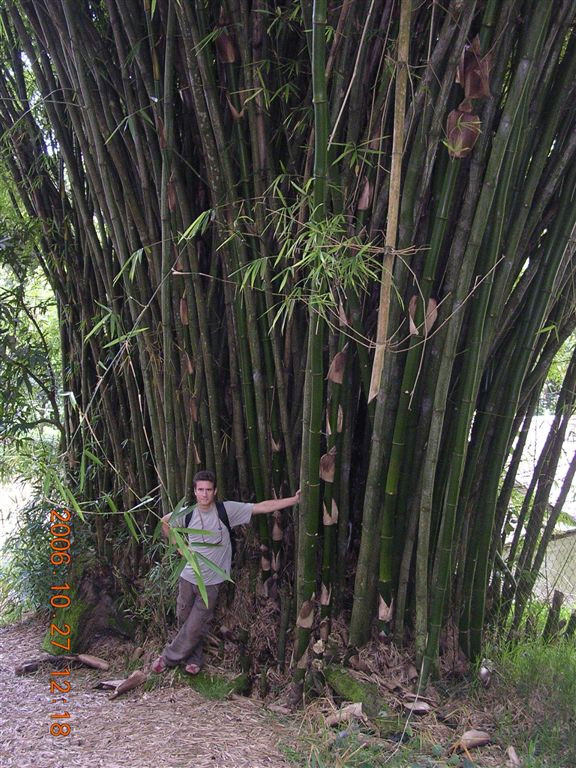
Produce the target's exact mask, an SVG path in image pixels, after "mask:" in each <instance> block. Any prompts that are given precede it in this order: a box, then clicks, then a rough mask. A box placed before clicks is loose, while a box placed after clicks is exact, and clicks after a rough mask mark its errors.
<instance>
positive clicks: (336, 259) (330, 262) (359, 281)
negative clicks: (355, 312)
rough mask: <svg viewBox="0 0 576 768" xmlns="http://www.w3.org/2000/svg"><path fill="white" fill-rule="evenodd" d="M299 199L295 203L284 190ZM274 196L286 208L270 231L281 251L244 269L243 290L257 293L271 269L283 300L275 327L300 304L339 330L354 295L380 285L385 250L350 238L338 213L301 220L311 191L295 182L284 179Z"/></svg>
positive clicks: (277, 182)
mask: <svg viewBox="0 0 576 768" xmlns="http://www.w3.org/2000/svg"><path fill="white" fill-rule="evenodd" d="M287 183H288V187H289V189H290V192H291V193H293V194H294V193H295V194H296V195H297V196H298V199H297V201H296V202H295V203H292V204H291V203H290V202H289V199H288V197H287V196H286V194H285V191H284V189H283V188H284V187H285V186H286V184H287ZM273 192H274V195H275V197H277V198H278V199H279V200H280V201H281V203H282V206H281V207H279V208H278V209H277V210H276V211H274V213H273V214H271V216H270V220H269V227H270V229H271V230H272V234H273V237H274V240H275V242H277V243H278V250H277V254H276V255H275V256H270V257H261V258H255V259H253V260H252V261H250V263H249V264H247V265H246V266H244V267H243V268H242V270H241V275H242V287H243V288H246V287H250V288H257V287H259V286H260V285H262V284H263V283H264V281H265V277H266V274H267V273H268V271H269V270H270V273H271V274H272V271H273V273H274V278H273V281H272V283H273V287H274V289H275V291H276V295H277V296H278V299H279V300H278V303H277V305H276V308H275V316H274V320H273V322H272V325H274V324H275V323H280V324H281V325H285V323H286V322H287V320H288V319H289V318H290V317H291V315H292V313H293V311H294V307H295V306H296V305H297V304H299V303H304V304H306V305H307V306H310V307H312V308H313V309H314V311H315V312H316V313H317V314H318V315H319V316H320V317H322V318H323V319H324V320H326V321H327V322H328V323H330V324H331V325H333V326H336V325H338V314H339V311H340V309H341V308H342V307H344V306H345V305H346V302H347V298H348V296H350V295H351V294H352V293H353V294H354V295H360V294H361V293H363V292H365V291H366V290H367V288H368V286H369V285H370V283H371V281H373V280H377V279H378V276H379V270H380V262H379V257H381V254H382V248H378V247H376V246H374V245H373V244H370V243H366V242H365V241H364V240H363V239H362V238H361V237H359V236H356V235H350V234H349V231H348V224H347V221H346V217H345V216H344V215H341V214H334V215H332V216H330V217H329V218H327V219H322V220H316V219H315V217H314V216H311V217H309V218H308V219H307V220H306V221H304V222H301V221H299V218H298V217H299V214H300V212H301V210H302V209H303V208H311V207H312V197H311V194H310V189H309V186H307V187H305V188H300V187H298V186H297V185H296V184H295V182H294V181H291V180H288V182H287V179H286V177H285V176H279V177H278V178H277V179H276V180H275V181H274V184H273Z"/></svg>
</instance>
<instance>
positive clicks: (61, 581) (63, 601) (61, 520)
mask: <svg viewBox="0 0 576 768" xmlns="http://www.w3.org/2000/svg"><path fill="white" fill-rule="evenodd" d="M71 534H72V514H71V512H70V510H69V509H52V510H50V536H51V538H50V549H51V554H50V562H51V563H52V565H53V566H54V571H53V573H54V583H53V585H52V587H51V588H50V589H51V590H52V591H53V592H54V594H53V595H52V597H51V598H50V605H51V607H52V608H53V609H54V610H56V609H58V608H68V607H69V606H70V603H71V597H70V594H69V593H70V584H68V582H67V581H66V580H65V577H66V571H67V570H68V566H69V565H70V562H71V560H72V557H71V554H70V542H71ZM58 574H60V576H59V575H58ZM61 623H62V626H59V624H58V623H56V622H55V621H54V620H53V621H52V622H51V623H50V643H51V644H52V645H53V646H54V648H55V649H56V648H60V649H63V650H64V651H68V652H69V651H70V631H71V630H70V626H69V624H66V623H64V622H61ZM71 689H72V685H71V683H70V669H69V668H64V669H55V670H53V671H52V672H51V674H50V694H51V695H52V696H53V698H52V704H57V703H60V704H68V694H69V693H70V691H71ZM62 709H63V710H64V709H65V708H64V707H62ZM69 718H70V712H68V711H62V712H54V713H53V714H51V715H50V719H51V721H52V722H51V724H50V733H51V735H52V736H68V735H69V734H70V731H71V727H70V723H69V722H67V721H68V720H69Z"/></svg>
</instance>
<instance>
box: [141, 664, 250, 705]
mask: <svg viewBox="0 0 576 768" xmlns="http://www.w3.org/2000/svg"><path fill="white" fill-rule="evenodd" d="M183 685H188V686H190V688H193V689H194V690H195V691H196V692H197V693H199V694H200V696H202V697H203V698H205V699H209V700H210V701H224V700H225V699H227V698H229V697H230V696H231V695H232V694H233V693H242V692H243V691H244V689H245V686H246V676H245V675H238V676H237V677H234V678H232V679H229V678H226V677H223V676H221V675H212V674H210V673H209V672H206V671H202V672H200V674H198V675H188V674H187V673H186V672H184V670H182V669H180V668H179V667H178V668H176V669H173V670H169V671H168V672H165V673H163V674H162V675H154V674H152V675H150V677H149V678H148V680H146V682H145V683H144V688H145V690H147V691H152V690H154V689H156V688H167V687H170V688H175V687H180V686H183Z"/></svg>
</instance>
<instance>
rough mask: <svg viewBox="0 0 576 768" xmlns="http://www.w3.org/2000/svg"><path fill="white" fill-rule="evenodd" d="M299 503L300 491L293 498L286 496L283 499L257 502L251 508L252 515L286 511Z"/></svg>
mask: <svg viewBox="0 0 576 768" xmlns="http://www.w3.org/2000/svg"><path fill="white" fill-rule="evenodd" d="M299 502H300V489H298V490H297V491H296V493H295V494H294V496H287V497H286V498H284V499H266V501H259V502H257V503H256V504H254V506H253V507H252V514H253V515H267V514H269V513H270V512H276V510H278V509H287V508H288V507H293V506H294V505H295V504H298V503H299Z"/></svg>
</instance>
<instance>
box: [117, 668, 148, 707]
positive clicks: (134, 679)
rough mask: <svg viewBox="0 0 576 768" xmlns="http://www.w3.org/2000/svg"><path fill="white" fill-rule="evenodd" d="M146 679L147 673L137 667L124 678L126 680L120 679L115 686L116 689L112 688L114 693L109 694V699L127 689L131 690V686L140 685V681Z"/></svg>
mask: <svg viewBox="0 0 576 768" xmlns="http://www.w3.org/2000/svg"><path fill="white" fill-rule="evenodd" d="M147 679H148V675H147V673H146V672H143V671H142V670H141V669H137V670H135V671H134V672H132V674H131V675H130V676H129V677H127V678H126V680H122V681H121V683H120V684H119V685H118V686H116V689H115V690H114V693H113V694H112V696H110V700H112V699H115V698H116V697H118V696H120V694H122V693H126V692H127V691H131V690H132V688H137V687H138V686H139V685H142V683H143V682H144V681H145V680H147Z"/></svg>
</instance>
